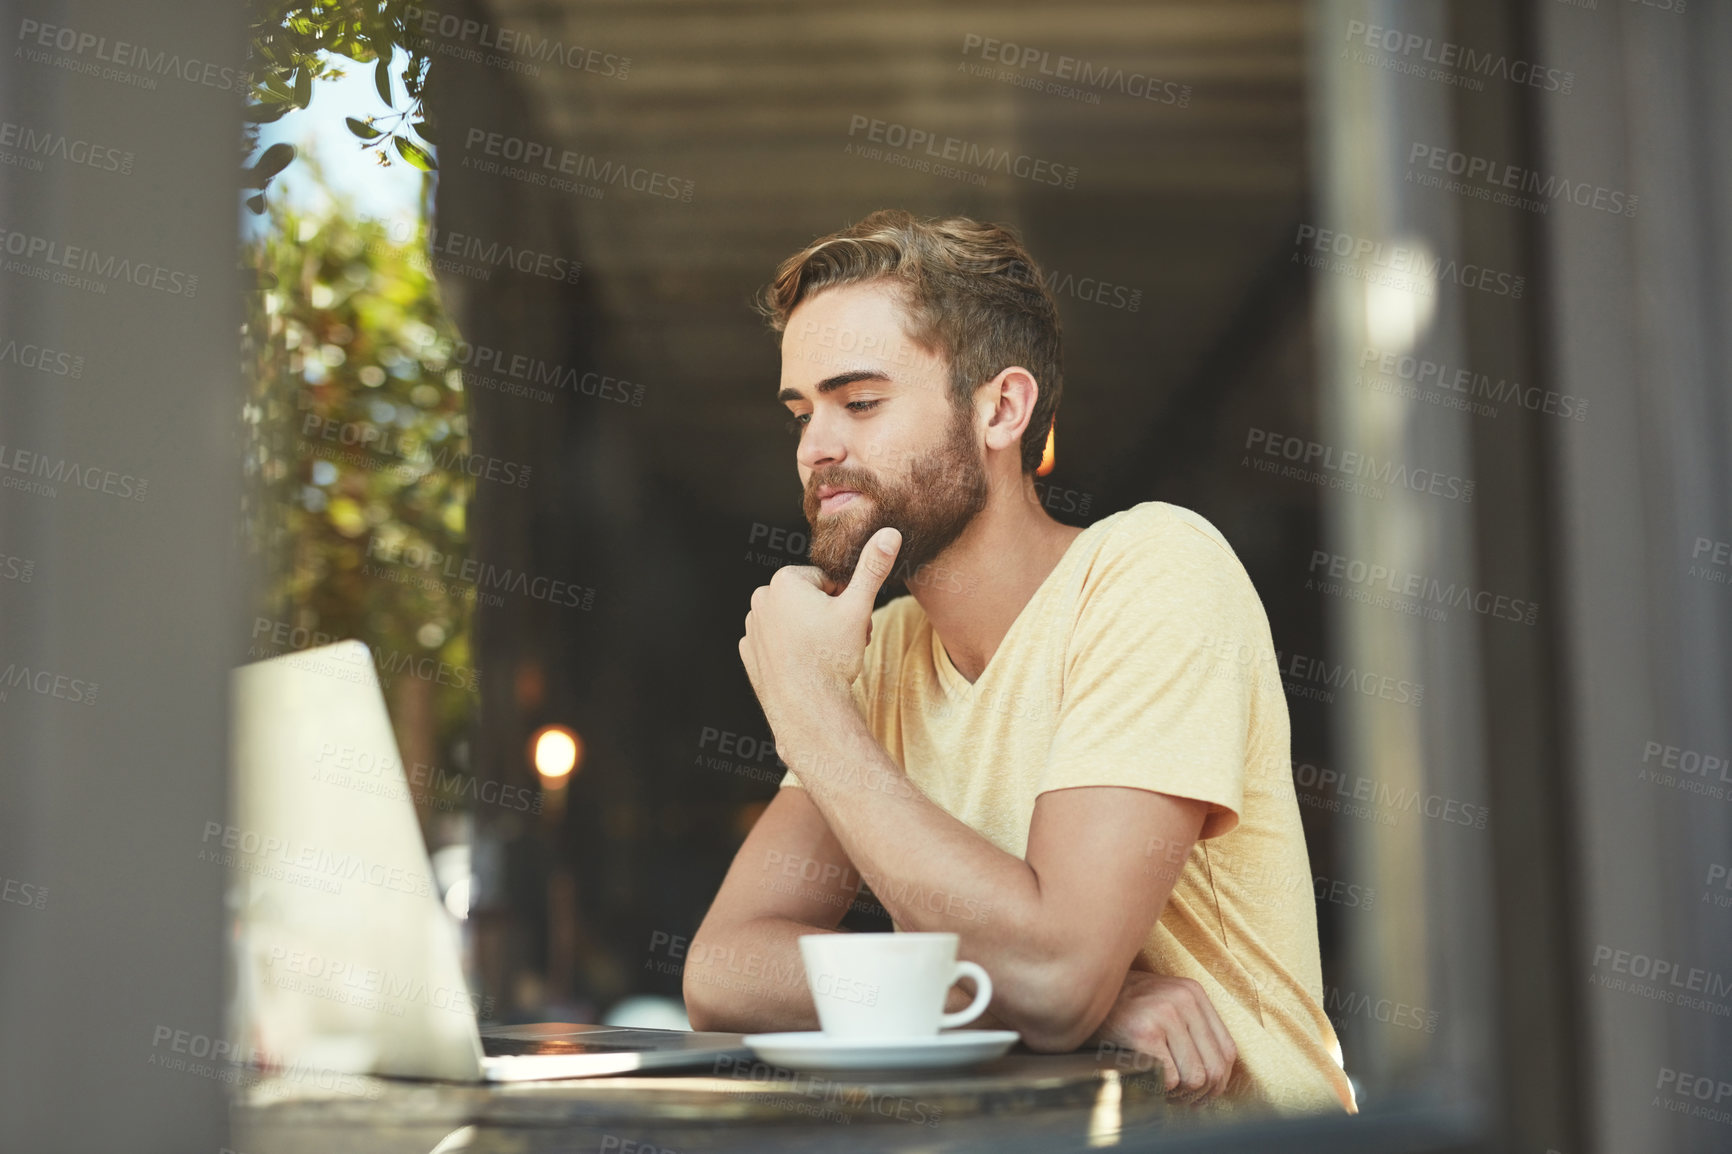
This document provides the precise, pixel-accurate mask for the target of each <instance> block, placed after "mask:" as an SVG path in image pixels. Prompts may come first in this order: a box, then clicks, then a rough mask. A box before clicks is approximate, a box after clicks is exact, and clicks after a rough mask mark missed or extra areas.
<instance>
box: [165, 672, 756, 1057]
mask: <svg viewBox="0 0 1732 1154" xmlns="http://www.w3.org/2000/svg"><path fill="white" fill-rule="evenodd" d="M230 688H231V693H232V697H233V713H232V717H233V728H232V733H233V746H232V757H233V767H234V793H233V806H232V812H231V814H230V816H229V818H228V820H227V821H215V820H209V821H206V822H205V823H204V829H203V838H202V840H201V843H200V851H199V856H200V858H201V859H204V860H208V861H212V862H214V863H218V864H219V865H222V866H226V867H228V869H229V871H230V886H229V902H230V913H231V915H232V929H233V932H232V934H231V937H230V944H231V947H232V949H233V951H234V955H235V956H234V969H233V973H234V977H235V983H234V985H235V989H234V1003H233V1004H232V1005H231V1007H230V1015H231V1022H232V1024H233V1027H234V1029H235V1032H236V1038H235V1041H234V1044H233V1047H232V1052H233V1053H235V1054H239V1055H247V1056H248V1057H249V1059H250V1060H251V1061H252V1062H254V1063H255V1064H259V1065H264V1066H267V1067H270V1068H273V1069H287V1070H300V1071H317V1072H320V1073H327V1072H328V1073H333V1074H372V1075H385V1076H390V1077H399V1078H423V1079H436V1080H444V1081H453V1082H522V1081H536V1080H541V1079H556V1078H586V1077H597V1076H605V1075H617V1074H628V1073H633V1072H636V1071H640V1070H662V1069H673V1068H685V1067H701V1066H713V1064H714V1063H716V1062H717V1061H718V1060H719V1059H721V1058H723V1057H736V1058H738V1057H745V1056H747V1055H749V1054H750V1051H749V1050H748V1049H747V1048H746V1047H745V1046H744V1044H743V1043H742V1042H741V1036H740V1035H739V1034H723V1033H703V1032H696V1031H689V1030H650V1029H636V1028H627V1027H614V1026H603V1025H586V1024H579V1023H565V1022H546V1023H540V1024H536V1025H529V1026H514V1027H496V1028H490V1029H488V1030H486V1031H483V1030H481V1029H480V1028H479V1025H478V1013H477V1011H478V1010H479V1009H481V1008H482V1007H481V1005H480V1003H479V999H477V998H476V997H475V996H474V995H472V994H471V993H470V991H469V987H468V985H467V983H466V982H465V980H464V976H463V969H462V964H461V946H460V934H459V928H458V920H457V918H456V917H455V916H454V915H453V914H452V913H451V912H449V911H448V910H447V909H446V907H445V905H444V903H443V902H442V901H441V899H440V894H439V887H438V885H437V883H436V882H435V879H434V872H433V867H432V863H431V861H430V860H429V858H428V855H427V847H426V845H425V843H423V841H422V840H421V827H420V823H419V821H418V820H417V818H416V815H415V806H414V801H413V798H412V796H411V794H410V791H409V787H408V783H407V780H406V778H405V774H404V772H403V763H402V759H401V757H400V756H399V754H398V751H397V743H396V739H395V736H394V735H393V733H392V730H391V723H390V718H389V717H388V715H387V714H386V711H385V698H384V695H383V694H382V693H381V692H380V690H379V680H378V676H377V674H376V673H375V671H374V667H373V657H372V654H371V653H370V652H369V651H368V649H367V647H366V646H365V645H363V644H362V643H361V642H359V641H343V642H339V643H337V644H335V645H327V646H323V647H320V648H316V649H306V650H301V651H298V652H295V653H289V654H285V655H283V656H280V657H272V658H269V659H266V660H264V661H259V662H255V663H253V664H250V665H244V666H242V667H240V668H238V669H236V670H235V671H234V672H233V675H232V679H231V686H230Z"/></svg>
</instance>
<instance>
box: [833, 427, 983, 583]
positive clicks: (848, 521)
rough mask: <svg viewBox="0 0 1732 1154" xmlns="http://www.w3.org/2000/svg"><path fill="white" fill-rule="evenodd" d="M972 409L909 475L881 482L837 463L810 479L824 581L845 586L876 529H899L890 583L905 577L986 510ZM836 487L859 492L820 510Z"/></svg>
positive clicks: (937, 552) (947, 546) (917, 570)
mask: <svg viewBox="0 0 1732 1154" xmlns="http://www.w3.org/2000/svg"><path fill="white" fill-rule="evenodd" d="M970 412H971V410H970V409H968V408H966V407H963V408H958V409H956V410H955V411H954V415H953V417H952V419H951V422H950V427H949V429H947V430H946V431H945V436H944V440H943V441H941V442H940V443H939V444H937V445H935V446H934V447H933V448H931V449H929V450H927V452H926V453H925V454H924V455H923V456H921V457H919V458H918V459H916V460H915V461H914V462H913V463H912V464H911V465H910V466H909V467H908V474H907V476H906V477H904V478H901V479H899V480H895V481H888V480H880V479H879V478H878V477H877V476H875V475H874V474H872V473H871V472H869V471H867V470H865V469H856V468H852V467H850V466H848V465H835V466H832V467H830V468H828V469H825V470H824V471H823V472H815V473H813V474H812V475H811V476H810V477H809V478H807V480H806V498H805V502H804V507H805V512H806V523H807V524H808V525H810V526H811V527H812V549H811V562H812V564H813V565H816V566H817V567H818V569H819V571H820V572H822V573H823V574H824V576H825V577H826V578H828V579H829V580H830V581H832V582H835V583H837V584H842V585H845V584H847V582H848V579H849V578H850V577H852V576H853V574H854V567H855V566H856V565H857V564H858V563H859V561H860V550H862V549H864V548H865V547H866V542H868V541H870V540H871V539H872V534H874V533H876V532H878V530H880V529H882V528H884V527H885V526H886V525H889V526H893V527H894V528H896V529H898V530H900V531H901V533H902V548H901V549H899V550H897V553H896V567H895V569H893V570H892V571H891V574H890V580H897V579H901V580H902V581H904V582H907V581H909V580H911V579H913V578H915V577H917V576H918V574H919V572H920V568H921V566H923V565H925V564H927V563H928V562H930V561H932V560H933V559H935V558H936V557H937V556H938V555H939V554H940V553H942V552H944V550H946V549H948V548H949V547H950V545H951V543H952V542H954V541H955V540H956V539H957V538H958V537H960V536H961V535H962V531H963V530H964V529H966V528H968V525H969V523H970V522H971V521H973V520H974V518H975V517H976V516H977V515H978V514H979V513H980V511H981V510H982V509H984V508H986V499H987V494H988V491H989V490H988V485H987V479H986V466H985V464H984V463H983V462H982V461H981V459H980V450H979V449H978V448H977V447H976V446H975V444H974V437H973V426H972V423H971V422H970V421H969V419H968V418H969V415H970ZM821 485H834V486H836V487H838V488H844V489H853V490H856V491H857V492H858V493H859V496H857V497H855V498H854V500H852V501H850V502H848V503H847V504H846V505H844V506H843V507H842V508H841V509H838V510H837V511H836V512H834V513H829V514H824V513H820V512H819V500H818V488H819V486H821Z"/></svg>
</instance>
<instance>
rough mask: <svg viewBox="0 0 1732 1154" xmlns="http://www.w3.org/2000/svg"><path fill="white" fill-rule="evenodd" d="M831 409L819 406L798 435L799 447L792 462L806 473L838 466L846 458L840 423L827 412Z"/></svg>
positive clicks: (827, 406) (829, 406)
mask: <svg viewBox="0 0 1732 1154" xmlns="http://www.w3.org/2000/svg"><path fill="white" fill-rule="evenodd" d="M832 408H834V406H831V405H819V406H818V407H817V408H816V409H815V410H813V412H812V415H811V417H809V418H808V419H807V421H806V427H805V428H804V429H803V430H802V431H801V433H800V447H799V449H797V450H796V451H795V453H794V460H795V461H797V462H798V463H799V465H800V467H801V468H803V469H805V470H807V471H808V472H810V471H812V470H814V469H821V468H824V467H826V466H828V465H839V464H841V463H842V462H843V461H845V460H846V459H847V457H848V450H847V448H846V447H845V446H844V445H843V443H842V428H841V422H840V421H839V420H838V419H837V417H836V415H835V414H832V413H830V412H828V411H827V410H829V409H832Z"/></svg>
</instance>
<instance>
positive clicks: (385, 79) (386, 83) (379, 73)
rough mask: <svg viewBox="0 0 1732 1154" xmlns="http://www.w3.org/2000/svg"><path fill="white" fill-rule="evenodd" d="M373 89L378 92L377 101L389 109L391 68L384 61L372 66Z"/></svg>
mask: <svg viewBox="0 0 1732 1154" xmlns="http://www.w3.org/2000/svg"><path fill="white" fill-rule="evenodd" d="M373 87H374V88H377V89H378V90H379V99H380V100H383V101H384V102H385V106H386V107H387V108H389V107H391V66H390V64H388V63H386V62H385V61H384V60H380V61H379V63H377V64H375V65H374V66H373Z"/></svg>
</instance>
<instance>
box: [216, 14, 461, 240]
mask: <svg viewBox="0 0 1732 1154" xmlns="http://www.w3.org/2000/svg"><path fill="white" fill-rule="evenodd" d="M413 7H416V6H415V5H411V4H406V3H402V2H400V0H352V2H349V3H344V2H342V0H335V2H330V3H306V2H305V0H253V3H252V5H251V9H250V11H251V20H252V52H251V56H250V58H249V62H248V63H249V69H250V75H249V81H250V92H251V99H250V100H249V101H248V102H247V106H246V111H245V123H246V129H245V132H244V133H243V135H242V140H241V147H242V153H241V155H242V156H243V157H252V156H253V154H254V153H255V152H257V151H258V144H259V125H261V124H274V123H275V122H277V121H279V120H281V119H282V118H283V117H285V116H287V115H288V114H289V113H291V112H293V111H295V110H296V109H298V108H305V107H307V105H308V104H310V103H311V102H312V99H313V82H314V81H316V80H319V79H323V78H327V77H337V76H341V75H343V74H344V73H343V62H344V61H351V62H353V63H355V64H358V65H371V66H372V70H373V86H374V88H375V89H376V90H377V91H378V93H379V99H380V100H383V101H384V102H385V105H386V106H387V107H388V108H390V109H392V111H391V112H390V113H389V114H388V115H386V116H385V117H382V118H381V117H376V116H368V117H366V118H365V119H357V118H355V117H348V118H347V121H348V125H349V131H350V132H352V133H353V134H354V135H355V137H356V138H357V139H358V140H359V141H360V142H361V147H362V148H363V149H370V150H373V155H374V156H375V157H377V158H378V161H379V163H380V164H384V165H389V164H390V163H391V157H392V154H393V153H395V154H396V155H397V156H398V157H400V158H402V159H403V160H405V161H407V162H408V163H409V164H411V165H413V166H415V167H416V168H419V169H421V170H423V171H432V170H433V169H435V168H437V167H438V162H437V161H436V160H435V159H434V155H433V151H432V150H431V149H429V148H428V147H427V145H429V144H435V143H437V140H436V126H435V125H434V124H432V123H430V122H429V120H428V117H427V109H426V105H425V103H424V101H423V94H424V92H425V91H426V85H427V70H428V67H429V65H430V63H431V57H430V55H429V53H428V51H427V43H426V39H425V38H424V37H423V36H422V35H421V34H420V32H419V31H417V30H416V28H415V27H414V24H413V22H412V21H411V20H410V19H409V18H408V15H407V11H408V10H409V9H410V8H413ZM399 53H403V54H405V55H406V56H407V60H406V61H405V62H404V66H403V75H402V87H403V90H404V97H405V100H406V104H405V106H404V107H403V108H402V109H401V110H399V109H398V108H397V100H396V86H395V85H394V84H393V83H392V76H391V70H392V64H393V61H394V60H395V58H396V57H397V55H398V54H399ZM387 145H389V146H390V147H387ZM294 158H295V150H294V147H293V146H292V145H288V144H274V145H272V146H271V147H270V148H267V149H266V150H265V151H264V153H263V154H262V155H260V156H258V157H256V158H255V159H252V160H251V161H250V162H249V163H248V166H247V169H246V173H245V180H244V187H246V188H249V189H258V190H259V191H258V192H257V193H255V194H254V195H252V196H249V197H248V198H247V207H248V208H250V209H251V210H252V211H253V212H256V213H263V212H264V211H265V196H264V190H265V189H266V188H268V187H269V186H270V182H271V179H272V178H273V177H275V176H276V175H277V174H278V173H279V172H281V171H282V170H283V169H284V168H286V167H288V165H289V163H290V162H291V161H293V160H294Z"/></svg>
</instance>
